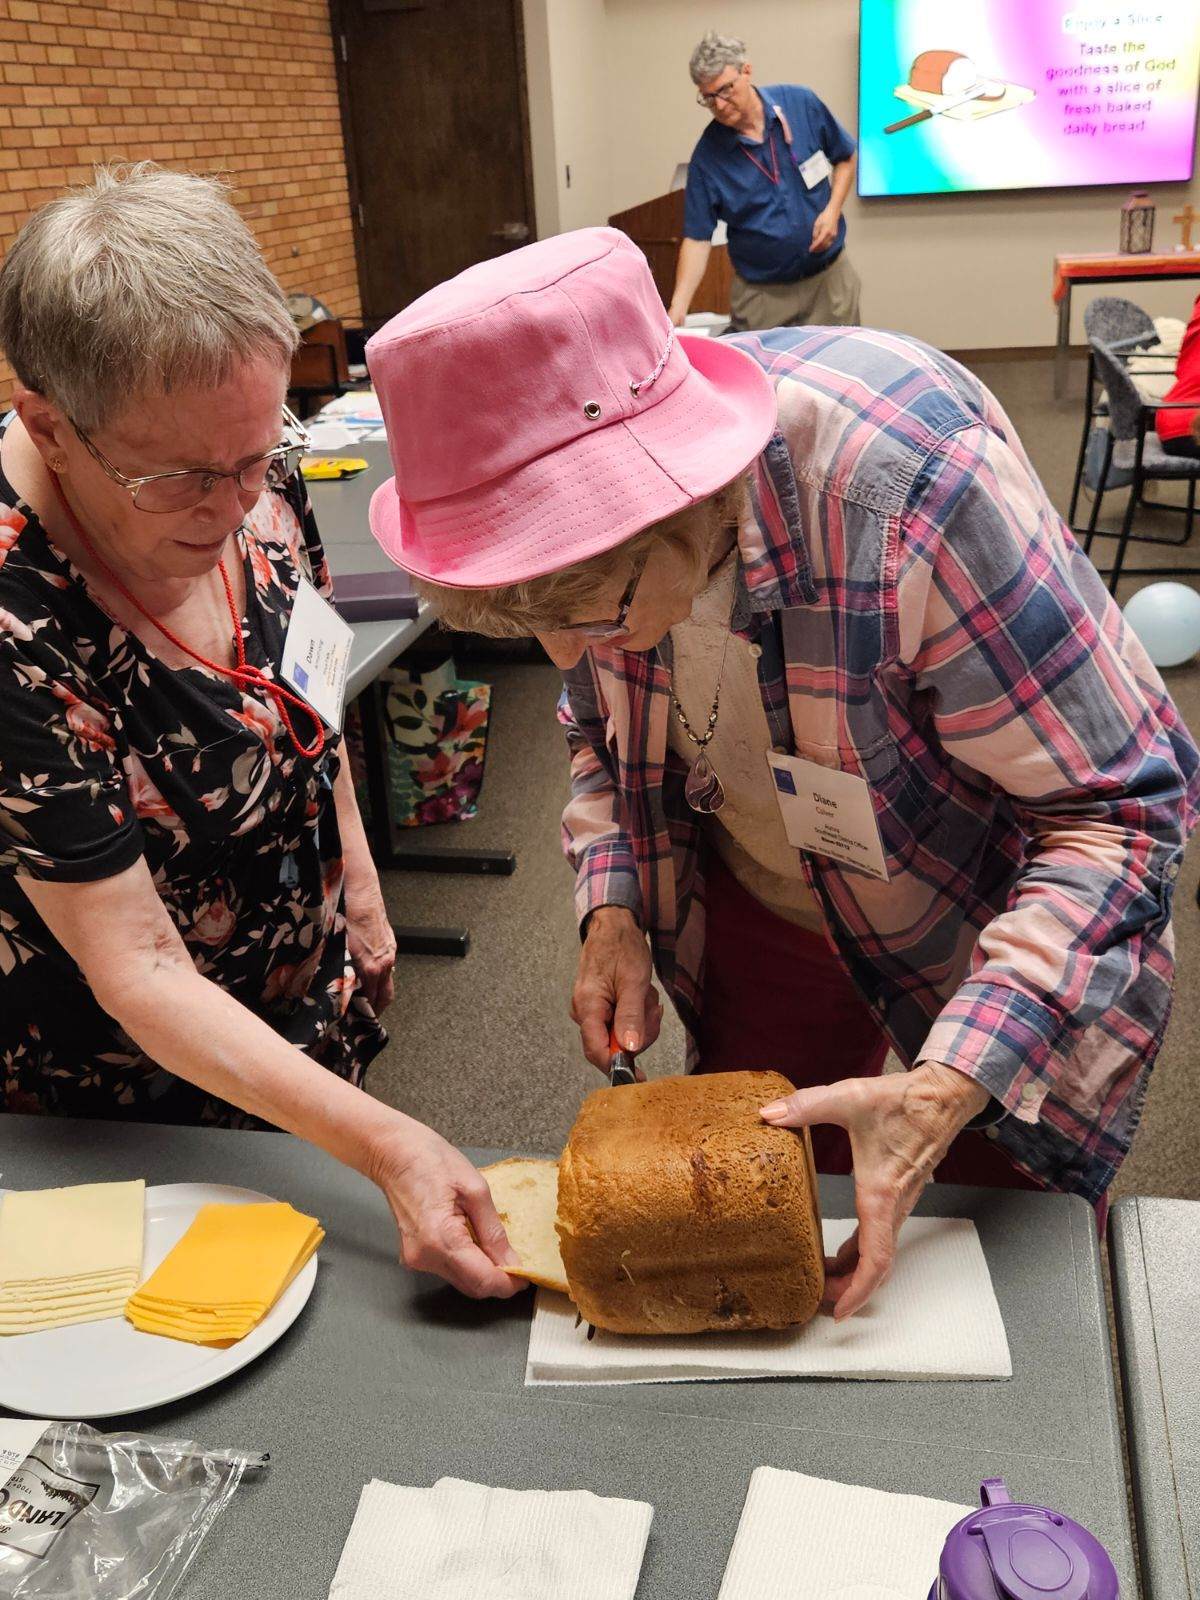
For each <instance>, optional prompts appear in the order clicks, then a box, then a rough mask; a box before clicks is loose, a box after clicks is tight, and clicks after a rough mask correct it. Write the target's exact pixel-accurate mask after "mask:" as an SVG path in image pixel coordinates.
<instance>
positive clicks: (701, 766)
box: [683, 750, 725, 816]
mask: <svg viewBox="0 0 1200 1600" xmlns="http://www.w3.org/2000/svg"><path fill="white" fill-rule="evenodd" d="M683 797H684V799H685V800H686V801H687V803H688V805H690V806H691V808H692V810H693V811H699V812H700V813H701V815H702V816H710V815H711V814H712V813H713V812H714V811H720V809H721V807H722V806H723V805H724V804H725V790H724V789H723V788H722V787H721V780H720V778H718V777H717V775H716V773H715V772H714V771H713V768H712V762H711V761H710V760H709V759H708V756H707V755H706V753H705V752H704V751H703V750H701V752H700V754H699V755H698V756H697V757H696V760H695V764H694V765H693V767H692V770H691V771H690V772H689V773H688V775H687V782H686V783H685V784H684V786H683Z"/></svg>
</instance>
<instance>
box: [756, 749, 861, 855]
mask: <svg viewBox="0 0 1200 1600" xmlns="http://www.w3.org/2000/svg"><path fill="white" fill-rule="evenodd" d="M767 761H768V763H769V764H770V768H771V777H772V779H773V781H774V784H775V798H776V799H777V800H778V801H779V811H780V815H781V816H782V817H783V827H784V832H785V833H786V834H787V837H788V843H789V844H791V845H794V846H795V847H796V849H797V850H808V851H810V852H811V853H812V854H814V855H819V856H828V857H829V858H830V859H831V860H833V861H841V862H844V863H845V864H846V865H847V866H851V867H858V868H859V869H860V871H862V872H866V873H869V874H870V876H871V877H872V878H882V880H883V881H884V883H887V882H889V875H888V869H887V863H886V862H885V860H884V855H883V845H882V843H881V841H880V838H879V824H878V823H877V822H876V820H875V808H874V806H873V805H872V804H871V791H870V789H868V787H867V783H866V780H865V779H864V778H860V777H858V776H857V775H856V774H855V773H853V772H839V771H838V770H837V769H836V768H831V767H823V766H822V765H821V764H820V762H819V761H805V760H804V759H803V758H802V757H800V756H784V755H780V754H779V753H778V752H777V751H775V750H768V751H767Z"/></svg>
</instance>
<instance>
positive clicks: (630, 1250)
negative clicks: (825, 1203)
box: [558, 1072, 825, 1334]
mask: <svg viewBox="0 0 1200 1600" xmlns="http://www.w3.org/2000/svg"><path fill="white" fill-rule="evenodd" d="M791 1089H792V1085H791V1084H790V1083H789V1082H788V1080H787V1079H786V1078H784V1077H783V1076H782V1075H781V1074H779V1073H777V1072H723V1073H714V1074H711V1075H701V1076H696V1077H688V1078H660V1079H656V1080H654V1081H651V1082H649V1083H643V1084H634V1085H631V1086H627V1087H622V1088H619V1089H598V1090H597V1091H596V1092H595V1093H594V1094H591V1095H589V1096H588V1098H587V1099H586V1100H585V1101H584V1103H583V1105H582V1107H581V1108H580V1112H579V1116H578V1117H577V1118H576V1121H575V1126H574V1128H573V1129H572V1130H571V1137H570V1139H569V1141H568V1143H567V1148H566V1149H565V1150H564V1152H563V1155H562V1160H561V1161H560V1163H559V1175H558V1235H559V1242H560V1244H561V1246H562V1257H563V1265H564V1266H565V1268H566V1272H567V1281H568V1283H569V1284H570V1289H571V1298H572V1299H573V1300H574V1301H575V1304H576V1305H577V1306H578V1307H579V1310H580V1312H581V1313H582V1315H583V1316H584V1317H586V1318H587V1320H588V1321H589V1322H591V1323H594V1324H595V1326H596V1327H598V1328H604V1329H607V1330H608V1331H609V1332H612V1333H625V1334H684V1333H702V1332H709V1331H713V1330H718V1329H719V1330H724V1331H729V1330H732V1329H744V1328H785V1327H792V1326H795V1325H796V1324H799V1323H804V1322H807V1321H809V1319H810V1318H811V1317H813V1316H814V1315H815V1314H816V1311H817V1309H818V1307H819V1306H820V1303H821V1295H822V1293H823V1291H824V1285H825V1269H824V1248H823V1244H822V1238H821V1219H820V1212H819V1209H818V1198H817V1192H816V1183H815V1175H814V1172H813V1165H812V1148H811V1142H810V1140H809V1137H808V1132H807V1130H803V1131H802V1132H801V1133H796V1132H794V1131H793V1130H791V1129H787V1128H773V1127H771V1126H770V1125H769V1124H767V1123H764V1122H763V1121H762V1119H761V1118H760V1117H759V1114H758V1112H759V1107H760V1106H763V1105H765V1104H766V1103H767V1101H768V1100H773V1099H776V1098H778V1097H779V1096H781V1095H785V1094H790V1093H791Z"/></svg>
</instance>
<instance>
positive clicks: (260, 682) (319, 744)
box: [51, 473, 325, 761]
mask: <svg viewBox="0 0 1200 1600" xmlns="http://www.w3.org/2000/svg"><path fill="white" fill-rule="evenodd" d="M51 479H52V481H53V483H54V491H55V493H56V494H57V495H58V499H59V504H60V505H61V506H62V508H63V511H64V512H65V513H66V516H67V520H68V522H70V524H71V526H72V528H73V529H74V530H75V532H76V534H77V535H78V537H79V540H80V542H81V543H82V545H83V547H84V549H85V550H86V551H87V553H88V555H89V556H91V558H92V560H93V561H94V562H95V563H96V565H97V566H98V567H99V568H100V570H101V571H102V572H103V573H104V575H105V577H106V578H107V579H108V580H109V582H110V583H111V584H112V585H113V587H114V588H115V589H117V590H118V592H119V593H120V594H122V595H123V596H124V597H125V599H126V600H128V602H129V604H130V605H131V606H133V608H134V610H135V611H139V612H140V613H141V614H142V616H143V617H145V619H146V621H147V622H148V623H150V625H151V627H154V628H157V629H158V631H159V633H161V634H162V636H163V638H164V639H169V640H170V641H171V643H172V644H173V645H174V646H175V648H176V649H177V650H182V651H183V653H184V655H188V656H191V658H192V660H193V661H198V662H199V663H200V665H201V666H202V667H207V668H208V670H209V671H210V672H216V673H218V674H219V675H220V676H221V677H223V678H229V679H231V680H232V682H233V683H235V684H236V685H237V687H238V688H239V689H243V690H251V689H256V690H258V692H259V693H260V694H263V695H265V696H266V698H267V699H269V700H271V701H273V702H274V705H275V709H276V710H277V711H278V712H279V716H280V718H281V720H282V722H283V725H284V727H285V728H286V729H287V731H288V734H289V736H290V738H291V741H292V743H293V744H294V745H295V746H296V749H297V750H298V751H299V752H300V754H301V755H302V756H305V757H306V758H307V759H308V760H309V761H315V760H316V758H317V757H318V756H319V755H320V754H321V752H322V751H323V750H324V748H325V725H324V723H323V722H322V721H321V719H320V717H319V716H317V714H316V712H315V711H314V710H313V709H312V707H311V706H310V705H309V704H308V703H307V701H305V700H302V699H301V698H300V696H299V695H295V694H292V693H291V691H290V690H288V689H285V688H284V687H283V685H282V684H280V683H276V682H275V680H274V679H273V678H268V677H267V675H266V674H265V673H264V672H263V671H262V669H261V668H260V667H250V666H247V665H246V648H245V645H244V644H243V642H242V623H241V618H240V617H239V616H238V609H237V601H236V600H235V599H234V597H233V584H232V583H231V582H230V581H229V573H228V572H227V571H226V570H225V563H224V561H219V562H218V563H217V566H218V568H219V569H220V573H221V582H222V583H223V584H224V585H225V598H226V600H227V601H228V602H229V615H230V617H231V619H232V621H233V642H234V648H235V649H236V650H237V666H236V667H223V666H221V664H220V663H219V662H217V661H210V660H209V659H208V657H207V656H202V655H201V654H200V653H199V651H197V650H193V649H192V647H191V645H188V644H185V643H184V642H183V640H182V639H180V638H179V637H178V636H177V635H176V634H174V633H172V632H171V630H170V628H168V627H167V626H166V625H165V623H162V622H160V621H159V620H158V618H157V617H156V616H155V615H154V614H153V612H151V611H147V609H146V607H145V606H144V605H143V604H142V602H141V601H140V600H139V599H138V598H137V596H136V595H134V594H131V593H130V592H129V590H128V589H127V588H126V586H125V585H124V584H123V583H122V582H121V580H120V578H118V576H117V574H116V573H115V572H114V571H113V570H112V568H111V567H110V566H109V564H108V562H107V561H105V559H104V557H103V556H102V555H100V553H99V552H98V551H97V549H96V547H95V545H94V544H93V543H92V541H91V540H90V539H89V538H88V536H87V533H86V532H85V530H84V527H83V524H82V523H81V522H80V520H79V518H78V517H77V516H76V515H75V512H74V510H73V508H72V506H71V503H70V501H69V500H68V499H67V497H66V495H65V494H64V492H63V486H62V484H61V482H60V481H59V478H58V474H57V473H51ZM289 705H291V706H295V707H296V709H297V710H299V711H303V712H304V714H305V716H306V717H308V718H309V720H310V721H311V722H312V724H313V727H314V728H315V729H316V737H315V738H314V740H313V741H312V743H311V744H308V745H304V744H301V743H300V737H299V735H298V734H297V732H296V729H295V727H294V726H293V724H292V719H291V716H290V714H289V712H288V706H289Z"/></svg>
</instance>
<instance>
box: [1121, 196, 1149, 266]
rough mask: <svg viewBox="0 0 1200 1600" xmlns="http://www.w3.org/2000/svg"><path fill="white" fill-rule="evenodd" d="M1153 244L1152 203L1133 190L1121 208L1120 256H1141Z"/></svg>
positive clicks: (1147, 197)
mask: <svg viewBox="0 0 1200 1600" xmlns="http://www.w3.org/2000/svg"><path fill="white" fill-rule="evenodd" d="M1153 244H1154V201H1153V200H1151V198H1150V196H1149V195H1148V194H1147V192H1146V190H1145V189H1135V190H1134V192H1133V194H1131V195H1130V196H1129V199H1128V200H1126V202H1125V204H1124V205H1123V206H1122V207H1121V254H1122V255H1123V256H1143V255H1145V254H1146V253H1147V252H1148V251H1149V250H1150V249H1151V248H1152V246H1153Z"/></svg>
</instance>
